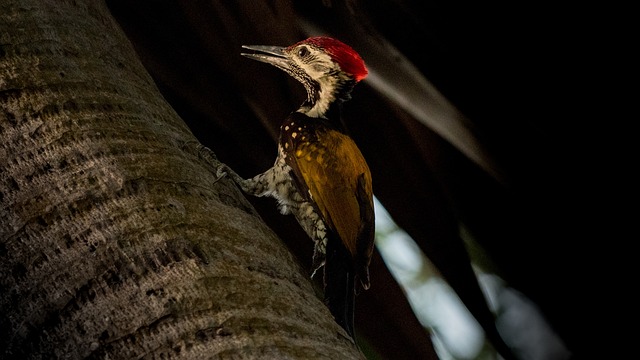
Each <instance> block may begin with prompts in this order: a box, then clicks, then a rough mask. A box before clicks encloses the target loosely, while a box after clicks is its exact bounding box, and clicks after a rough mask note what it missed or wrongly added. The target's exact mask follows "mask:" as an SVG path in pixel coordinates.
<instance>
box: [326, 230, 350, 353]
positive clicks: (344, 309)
mask: <svg viewBox="0 0 640 360" xmlns="http://www.w3.org/2000/svg"><path fill="white" fill-rule="evenodd" d="M328 240H329V241H327V251H326V260H325V264H324V299H325V300H324V301H325V303H326V304H327V307H328V308H329V311H331V314H332V315H333V317H334V318H335V320H336V322H337V323H338V325H340V326H341V327H342V328H343V329H344V330H345V331H346V332H347V333H348V334H349V336H351V338H352V339H353V340H354V341H355V334H354V329H353V316H354V307H355V283H354V281H355V271H354V269H353V260H352V259H351V255H350V254H349V252H348V251H347V249H346V248H345V247H344V245H342V242H341V241H340V240H339V239H336V238H329V239H328Z"/></svg>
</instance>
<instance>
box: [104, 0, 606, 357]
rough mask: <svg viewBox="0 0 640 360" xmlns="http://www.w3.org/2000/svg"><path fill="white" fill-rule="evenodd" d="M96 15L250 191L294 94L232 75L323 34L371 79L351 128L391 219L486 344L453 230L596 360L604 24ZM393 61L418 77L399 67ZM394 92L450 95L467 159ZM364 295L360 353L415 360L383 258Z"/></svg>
mask: <svg viewBox="0 0 640 360" xmlns="http://www.w3.org/2000/svg"><path fill="white" fill-rule="evenodd" d="M107 3H108V4H109V6H110V8H111V9H112V12H113V14H114V16H115V17H116V19H117V20H118V21H119V22H120V24H121V25H122V27H123V29H124V30H125V32H126V33H127V35H128V36H129V38H130V39H131V41H132V42H133V44H134V46H135V48H136V50H137V51H138V53H139V55H140V57H141V59H142V61H143V63H144V64H145V66H146V67H147V69H148V70H149V72H150V73H151V75H152V76H153V77H154V79H155V80H156V82H157V84H158V86H159V88H160V89H161V91H162V92H163V94H164V96H165V97H166V98H167V100H168V101H169V102H170V103H171V104H172V105H173V107H174V109H175V110H176V111H177V112H178V113H179V114H180V116H181V117H182V118H183V119H184V120H185V121H186V122H187V124H188V125H189V126H190V127H191V129H192V130H193V132H194V134H195V135H196V136H197V137H198V138H199V139H200V141H201V142H202V143H203V144H204V145H206V146H208V147H210V148H211V149H212V150H213V151H214V152H215V153H216V154H217V155H218V157H219V158H220V160H222V161H223V162H225V163H227V164H229V165H230V166H231V167H232V168H234V169H235V170H236V171H237V172H238V173H239V174H240V175H242V176H245V177H249V176H253V175H255V174H258V173H260V172H262V171H264V170H266V169H267V168H268V167H270V166H271V165H272V163H273V161H274V159H275V155H276V153H275V151H276V150H275V149H276V147H275V139H276V137H277V134H278V127H279V122H280V119H283V118H284V117H285V116H286V115H287V113H289V112H290V111H292V110H294V109H295V108H297V106H298V105H299V104H300V103H301V102H302V99H303V96H304V94H303V89H302V87H301V86H300V85H299V84H297V83H296V82H295V81H294V80H292V79H289V78H288V77H287V76H286V75H284V74H283V73H282V72H280V71H279V70H277V69H275V68H272V67H269V66H267V65H265V64H261V63H258V62H255V61H250V60H248V59H246V58H243V57H241V56H240V52H241V45H242V44H252V45H253V44H263V45H283V46H284V45H289V44H292V43H295V42H297V41H300V40H302V39H304V38H306V37H308V36H310V35H318V34H324V35H330V36H334V37H336V38H338V39H341V40H342V41H344V42H346V43H348V44H350V45H351V46H352V47H354V48H355V49H356V50H357V51H358V52H359V53H360V55H361V56H362V57H363V58H364V60H365V62H367V64H368V65H369V68H370V70H371V73H372V75H373V74H376V75H379V76H378V78H376V79H373V78H372V77H371V76H370V78H369V79H367V80H365V81H363V82H362V83H360V84H359V85H358V86H357V87H356V89H355V91H354V93H353V99H352V100H351V101H350V102H348V103H347V104H346V106H345V109H344V110H345V113H344V117H345V122H346V124H347V126H348V128H349V131H350V133H351V135H352V137H353V138H354V139H355V141H356V142H357V143H358V145H359V146H360V148H361V149H362V151H363V153H364V155H365V157H366V158H367V161H368V162H369V166H370V167H371V170H372V173H373V179H374V192H375V195H376V196H377V197H378V199H379V200H380V201H381V202H382V204H383V205H384V206H385V207H386V208H387V210H388V211H389V212H390V214H391V216H392V217H393V219H394V220H395V221H396V222H397V223H398V224H399V225H400V226H401V227H402V228H404V229H405V230H406V231H407V232H408V233H409V234H410V235H411V236H412V237H413V238H414V240H415V241H416V242H417V243H418V244H419V246H420V248H421V249H422V250H423V251H424V253H425V254H426V255H427V256H428V257H429V259H430V260H431V261H432V262H433V263H434V264H435V265H436V266H437V268H438V270H439V271H440V272H441V273H442V275H443V276H444V278H445V279H447V280H448V281H449V283H450V284H451V285H452V287H453V288H454V289H455V290H456V291H457V292H458V294H459V295H460V297H461V298H462V300H463V301H464V302H465V304H466V305H467V306H468V307H469V309H470V310H471V311H472V313H474V314H475V316H476V317H477V319H478V320H479V321H480V322H481V323H482V324H483V326H484V327H485V329H486V330H488V332H489V335H490V336H491V332H492V331H493V330H492V327H493V323H492V320H491V316H490V315H489V314H488V312H487V310H486V305H485V302H484V299H483V298H482V295H481V292H480V290H479V288H478V285H477V282H476V280H475V278H474V277H473V273H472V272H471V268H470V266H469V258H468V255H467V253H466V252H465V248H464V246H463V243H462V241H461V239H460V237H459V226H460V225H461V224H462V225H464V226H465V227H466V228H467V229H468V230H469V231H470V233H471V234H472V235H473V236H474V238H475V239H476V240H477V242H478V243H479V244H480V245H481V246H482V247H484V249H485V250H486V251H487V253H488V254H489V256H490V260H491V261H492V262H493V264H494V265H495V267H496V269H497V271H498V273H499V275H500V276H501V277H502V278H503V279H505V280H506V281H507V283H508V284H509V286H510V287H512V288H514V289H516V290H518V291H520V292H522V293H524V294H525V295H526V296H527V297H529V298H530V299H531V300H532V301H533V302H534V303H535V304H536V305H537V306H538V307H539V308H540V310H541V311H542V313H543V315H544V317H545V318H546V320H547V321H548V322H549V323H550V324H551V326H552V327H553V329H554V331H556V332H557V334H558V335H559V336H560V338H561V339H562V341H563V342H564V343H565V345H566V346H567V348H568V349H569V350H570V351H571V352H572V353H573V354H574V355H576V357H580V355H585V354H591V355H593V354H594V352H595V351H596V349H599V348H600V346H599V343H601V342H602V341H601V340H600V336H601V335H600V334H599V331H600V330H599V329H601V328H599V327H597V326H596V325H595V323H594V319H598V318H602V317H607V315H604V314H603V311H604V310H603V308H602V306H601V305H598V302H597V301H596V300H597V299H598V298H599V296H601V293H602V292H604V290H603V289H602V288H598V287H596V286H594V285H593V282H594V278H596V277H597V276H598V275H599V274H601V268H600V265H599V264H600V262H601V261H602V257H593V256H592V255H587V254H592V252H591V251H590V250H596V251H599V247H600V245H602V243H603V242H606V241H607V238H602V237H600V236H601V235H600V232H599V229H600V226H599V225H600V224H601V223H602V219H601V217H600V215H597V214H598V212H599V210H600V209H603V208H605V209H606V206H603V205H600V204H601V200H606V198H607V196H605V195H602V193H601V190H602V187H603V185H602V182H601V181H600V179H601V178H607V177H610V176H612V175H611V171H610V158H609V157H608V155H607V154H606V152H605V149H606V148H607V147H606V146H605V145H604V143H605V135H604V134H598V127H597V125H596V126H594V122H593V121H592V119H593V118H598V117H599V116H600V115H599V114H597V113H596V111H597V110H596V109H597V108H598V105H599V104H601V103H602V102H603V101H604V98H603V95H602V93H603V92H606V91H603V88H602V87H601V86H598V87H596V86H595V83H596V81H597V80H600V79H599V77H600V76H601V75H599V74H600V73H601V71H600V70H602V69H601V67H603V66H604V65H603V63H600V62H599V61H597V60H596V56H595V55H601V54H602V50H601V46H602V45H603V44H605V43H606V42H607V39H606V38H604V37H605V35H604V31H603V29H604V28H605V25H603V24H602V22H601V21H600V20H601V19H602V18H603V17H604V15H603V14H600V15H599V16H598V17H593V16H591V15H590V14H593V13H592V12H590V11H589V12H587V10H586V9H584V8H577V7H575V8H567V9H561V8H560V7H559V6H558V5H548V4H543V3H521V2H518V3H517V4H514V3H487V2H476V3H473V4H467V3H464V2H458V1H417V0H416V1H411V0H405V1H403V0H388V1H382V0H381V1H346V2H345V1H182V2H179V1H178V2H159V1H115V0H110V1H107ZM595 10H596V12H597V11H598V9H595ZM394 48H395V50H397V53H396V52H395V50H393V49H394ZM398 54H399V55H398ZM405 61H407V62H410V63H412V64H413V65H414V66H415V69H416V70H417V71H416V72H412V71H411V70H407V69H406V68H405V67H402V66H400V64H402V63H404V62H405ZM385 74H387V75H385ZM389 74H391V75H392V76H389ZM395 75H397V78H402V77H403V76H408V77H409V78H411V77H414V78H415V77H416V76H424V78H426V79H427V80H428V81H429V82H430V83H431V84H433V85H434V87H435V88H436V89H437V91H439V92H440V93H441V94H442V95H444V97H445V98H446V99H447V100H448V101H449V102H450V103H451V104H452V105H453V106H454V107H455V108H456V109H457V110H458V111H459V113H455V112H454V113H452V114H453V115H456V116H453V117H452V116H451V114H448V115H447V116H449V117H450V118H449V119H447V120H448V121H451V122H452V123H454V124H455V126H454V128H462V129H464V131H466V133H468V134H472V135H473V139H474V141H476V142H477V145H478V147H473V146H471V152H472V154H475V155H476V156H477V158H475V159H473V160H472V159H470V158H469V157H468V156H467V155H468V154H467V153H465V152H464V151H461V150H460V144H466V145H470V144H469V143H468V142H465V140H464V139H465V138H464V136H463V135H464V134H462V133H457V132H455V131H454V132H453V138H456V137H457V139H458V143H457V144H456V142H455V141H453V142H452V141H451V139H452V138H451V137H450V138H445V137H443V136H442V135H441V133H440V132H438V131H435V130H434V128H433V127H430V126H425V125H424V124H423V123H421V122H420V121H419V120H417V119H416V118H415V117H414V116H413V115H412V114H411V112H410V111H408V110H407V107H406V106H402V104H401V102H399V101H398V98H394V96H393V94H390V93H388V92H387V91H386V90H385V88H384V87H381V86H374V81H373V80H376V81H377V82H376V84H378V85H379V84H385V83H389V84H394V82H396V83H397V78H396V76H395ZM402 91H404V93H402V94H401V95H400V98H401V99H402V98H404V99H411V101H412V103H411V104H410V106H417V107H426V108H431V109H432V108H434V107H437V106H438V104H436V103H433V102H432V100H429V99H431V98H432V97H433V96H432V94H428V93H420V92H419V91H418V92H416V90H415V89H414V88H411V87H407V88H406V89H404V90H402ZM416 99H424V101H422V100H419V101H416ZM456 126H457V127H456ZM594 130H595V132H594ZM596 134H598V135H596ZM250 200H251V201H252V202H253V203H254V204H255V206H256V207H257V208H258V210H259V211H260V213H261V214H262V215H263V217H264V219H265V221H266V222H267V223H268V224H269V225H270V226H271V227H272V228H273V229H274V230H275V231H276V232H277V233H278V234H279V235H280V236H281V237H282V238H283V240H284V241H285V242H287V244H288V245H289V246H290V247H291V249H292V250H293V251H294V252H295V253H296V254H298V255H299V259H300V261H301V263H303V265H305V266H308V265H309V262H310V259H311V242H310V241H308V240H307V239H305V237H304V234H302V232H301V231H300V229H299V228H298V225H297V224H296V223H295V220H294V219H293V218H292V217H283V216H281V215H279V214H278V213H277V210H276V207H275V204H274V202H273V201H272V200H271V199H250ZM593 238H597V239H600V240H598V242H597V244H599V245H592V244H594V243H593V241H591V240H589V239H593ZM605 247H606V246H605ZM372 283H373V285H372V288H371V290H369V291H368V292H366V293H364V294H362V295H361V296H359V297H358V300H357V305H356V311H357V314H356V328H357V333H358V334H359V337H361V338H364V339H366V341H368V342H369V343H370V344H372V346H373V347H374V348H375V350H376V351H377V352H378V353H379V354H381V355H382V356H384V357H385V358H389V359H402V358H407V359H418V358H425V357H427V356H428V354H429V353H430V351H431V350H430V347H431V344H430V342H429V341H430V340H429V337H428V334H426V333H424V331H422V330H421V326H420V324H419V323H418V322H417V321H416V319H415V317H413V315H412V313H411V310H410V308H409V306H408V305H407V303H406V300H405V299H404V297H403V293H402V291H401V290H400V289H399V287H398V285H397V284H395V282H394V281H393V279H392V278H391V277H390V275H389V273H388V271H387V269H386V267H385V266H384V263H383V262H382V261H381V259H380V258H379V256H378V255H377V254H376V257H375V258H374V260H373V263H372ZM605 331H608V330H605ZM539 346H545V344H539Z"/></svg>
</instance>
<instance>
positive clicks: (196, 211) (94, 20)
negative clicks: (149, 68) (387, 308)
mask: <svg viewBox="0 0 640 360" xmlns="http://www.w3.org/2000/svg"><path fill="white" fill-rule="evenodd" d="M167 51H171V49H167ZM195 144H197V143H196V142H195V138H194V137H193V135H192V134H191V132H190V131H189V129H188V128H187V126H186V125H185V124H184V123H183V122H182V120H181V119H180V118H179V117H178V116H177V115H176V113H175V112H174V111H173V110H172V109H171V108H170V107H169V105H168V104H167V103H166V102H165V101H164V99H163V98H162V96H161V95H160V94H159V92H158V90H157V89H156V87H155V85H154V83H153V81H152V80H151V78H150V77H149V75H148V74H147V73H146V71H145V70H144V68H143V67H142V65H141V64H140V62H139V61H138V59H137V58H136V55H135V53H134V51H133V49H132V47H131V45H130V43H129V42H128V40H127V39H126V38H125V36H124V35H123V33H122V32H121V30H120V29H119V27H118V26H117V25H116V23H115V22H114V21H113V20H112V18H111V15H110V14H109V11H108V10H107V8H106V6H105V5H104V4H103V3H102V2H101V1H64V2H63V1H43V0H31V1H29V0H15V1H11V0H0V357H2V358H20V359H30V358H31V359H33V358H71V359H76V358H87V357H88V358H111V359H114V358H115V359H122V358H141V357H159V356H164V357H165V358H173V357H183V358H196V357H197V358H203V357H207V358H263V357H264V358H294V359H295V358H300V359H309V358H314V359H317V358H327V359H349V358H360V357H362V355H361V353H360V352H359V351H358V350H357V348H356V347H355V346H354V345H353V343H352V342H351V340H349V339H348V338H347V337H346V334H345V333H344V332H343V331H342V329H341V328H339V326H338V325H337V324H335V322H334V321H333V319H332V318H331V316H330V314H329V312H328V310H327V309H326V307H325V306H324V305H323V304H322V302H321V301H320V300H319V299H318V298H317V297H316V295H315V294H314V291H313V288H312V286H311V283H310V281H309V279H308V276H307V274H306V273H304V272H303V271H302V270H301V268H300V267H299V266H298V264H297V263H296V262H295V260H294V258H293V257H292V256H291V255H290V253H289V252H288V250H287V249H286V247H285V246H284V245H283V244H282V243H281V241H280V240H279V239H278V238H277V237H276V236H275V235H274V234H273V233H272V232H271V231H270V230H269V228H268V227H266V226H265V225H264V224H263V222H262V221H261V219H260V218H259V216H258V215H257V214H256V212H255V211H254V210H253V209H252V207H251V206H250V205H249V204H248V203H247V202H246V201H245V200H244V198H243V197H242V195H241V194H240V193H239V191H238V190H237V189H236V188H235V187H234V186H233V185H232V184H230V183H229V182H228V181H226V180H222V181H220V182H217V183H215V184H214V182H215V180H216V179H215V176H214V175H213V174H212V173H211V168H210V167H209V165H208V164H207V162H206V161H204V160H203V158H202V157H201V156H198V154H199V152H198V147H197V146H196V145H195ZM301 241H308V240H307V239H301Z"/></svg>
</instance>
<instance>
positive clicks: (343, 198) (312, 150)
mask: <svg viewBox="0 0 640 360" xmlns="http://www.w3.org/2000/svg"><path fill="white" fill-rule="evenodd" d="M242 47H243V48H244V49H247V50H251V51H253V52H252V53H242V55H243V56H245V57H248V58H250V59H254V60H258V61H261V62H264V63H267V64H271V65H273V66H275V67H277V68H279V69H281V70H283V71H284V72H286V73H287V74H289V75H290V76H292V77H293V78H295V79H296V80H298V81H299V82H300V83H302V85H303V86H304V88H305V89H306V92H307V98H306V99H305V100H304V102H303V103H302V105H301V106H300V107H299V108H298V109H297V110H295V111H293V112H292V113H291V114H289V115H288V116H287V117H286V118H285V119H284V121H283V122H282V124H281V126H280V136H279V140H278V152H277V157H276V160H275V163H274V165H273V167H271V168H270V169H268V170H267V171H265V172H264V173H262V174H259V175H256V176H254V177H253V178H250V179H243V178H242V177H240V176H239V175H238V174H236V173H235V172H234V171H233V170H232V169H230V168H229V167H228V166H226V165H224V164H221V165H220V167H219V168H218V170H217V174H218V176H219V177H223V176H226V175H228V176H229V177H230V178H231V179H232V180H233V181H234V182H235V183H236V184H238V185H239V187H240V188H241V189H242V191H243V192H245V193H247V194H251V195H254V196H271V197H274V198H275V199H276V200H277V202H278V206H279V209H280V212H281V213H282V214H285V215H286V214H293V215H294V216H295V218H296V219H297V221H298V223H299V224H300V226H301V227H302V228H303V229H304V231H305V232H306V233H307V235H308V236H309V237H310V238H311V239H312V240H313V241H314V243H315V245H314V255H313V266H312V267H313V268H312V275H311V276H313V275H314V274H315V273H316V271H317V270H319V269H320V268H324V281H323V283H324V299H325V303H326V305H327V307H328V308H329V310H330V311H331V313H332V314H333V316H334V318H335V320H336V322H337V323H338V324H339V325H340V326H342V328H344V329H345V331H346V332H347V333H348V334H349V335H350V336H351V337H352V338H353V339H355V337H354V331H353V313H354V306H355V294H356V292H357V291H359V290H360V289H364V290H366V289H368V288H369V286H370V280H369V263H370V260H371V255H372V253H373V247H374V227H375V226H374V222H375V221H374V219H375V215H374V209H373V190H372V180H371V172H370V171H369V167H368V165H367V163H366V161H365V159H364V156H363V155H362V153H361V152H360V150H359V149H358V147H357V146H356V144H355V142H354V141H353V139H351V137H349V135H348V134H347V132H346V129H345V128H344V125H343V122H342V119H341V107H342V104H343V103H344V102H345V101H347V100H349V99H350V98H351V91H352V90H353V88H354V86H355V85H356V84H357V83H358V82H359V81H361V80H362V79H364V78H365V77H366V76H367V73H368V71H367V68H366V66H365V64H364V61H363V60H362V58H361V57H360V55H358V53H357V52H355V51H354V50H353V49H352V48H351V47H350V46H348V45H346V44H344V43H343V42H341V41H339V40H336V39H333V38H330V37H325V36H318V37H311V38H308V39H306V40H303V41H300V42H298V43H295V44H293V45H291V46H288V47H279V46H264V45H243V46H242Z"/></svg>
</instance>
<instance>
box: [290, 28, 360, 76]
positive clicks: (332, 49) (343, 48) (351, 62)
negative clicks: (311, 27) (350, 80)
mask: <svg viewBox="0 0 640 360" xmlns="http://www.w3.org/2000/svg"><path fill="white" fill-rule="evenodd" d="M300 44H311V45H314V46H316V47H319V48H322V49H324V50H325V51H326V52H327V53H328V54H329V56H331V58H332V59H333V60H334V61H335V62H336V63H338V65H340V68H341V69H342V71H344V72H347V73H349V74H351V75H353V77H354V78H355V80H356V81H360V80H362V79H364V78H365V77H367V74H368V73H369V72H368V71H367V67H366V66H365V65H364V61H363V60H362V58H361V57H360V55H358V53H357V52H356V51H355V50H353V48H351V46H349V45H347V44H345V43H343V42H342V41H339V40H336V39H334V38H330V37H327V36H316V37H310V38H308V39H306V40H302V41H300V42H298V43H296V44H293V45H291V46H290V47H289V48H293V47H296V46H298V45H300Z"/></svg>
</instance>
